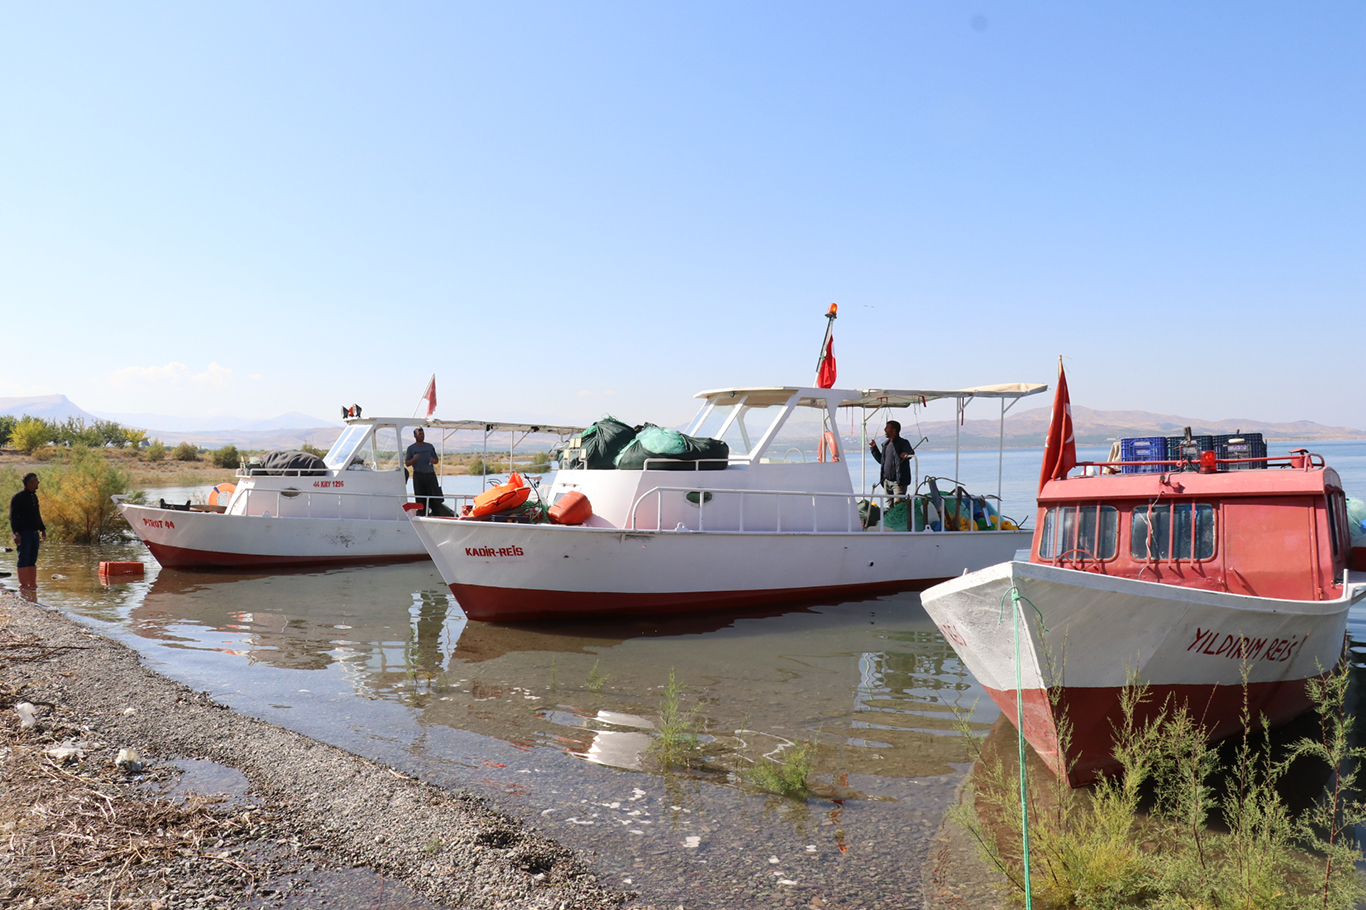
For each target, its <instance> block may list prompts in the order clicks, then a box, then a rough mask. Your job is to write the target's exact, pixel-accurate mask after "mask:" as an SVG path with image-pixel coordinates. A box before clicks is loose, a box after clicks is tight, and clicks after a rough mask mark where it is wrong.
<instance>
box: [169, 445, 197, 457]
mask: <svg viewBox="0 0 1366 910" xmlns="http://www.w3.org/2000/svg"><path fill="white" fill-rule="evenodd" d="M171 457H172V458H174V459H175V460H176V461H198V460H199V447H198V446H196V445H195V444H194V443H192V442H182V443H181V444H180V445H178V446H176V447H175V451H174V452H172V453H171Z"/></svg>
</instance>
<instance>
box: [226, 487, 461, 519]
mask: <svg viewBox="0 0 1366 910" xmlns="http://www.w3.org/2000/svg"><path fill="white" fill-rule="evenodd" d="M290 493H292V494H293V495H286V494H290ZM239 495H240V497H241V499H242V500H243V501H244V503H243V506H242V512H240V513H236V514H242V515H245V516H247V517H255V516H254V515H252V514H251V513H250V512H249V511H248V510H249V507H250V502H251V499H252V497H253V496H255V497H258V498H260V497H273V500H268V501H269V502H273V504H274V506H275V511H274V513H273V514H272V515H271V517H272V518H281V517H283V518H314V517H319V518H342V517H345V518H350V519H355V520H361V521H406V520H407V516H405V515H404V513H403V504H404V503H407V502H417V501H421V500H424V499H427V500H431V499H440V500H442V501H446V500H450V501H451V502H452V503H453V504H454V505H455V506H456V508H455V512H456V514H457V515H458V514H460V506H461V505H463V501H469V502H473V501H474V496H473V495H472V494H469V493H443V494H442V495H440V496H416V495H409V494H408V492H407V491H404V492H403V493H364V492H359V491H354V490H297V491H295V490H259V489H255V488H247V489H244V490H241V491H240V494H239ZM300 497H305V499H304V503H303V504H304V514H303V515H297V514H295V515H285V516H281V515H280V509H281V504H282V502H286V501H287V502H289V503H290V504H291V505H293V504H295V503H297V502H298V500H299V498H300ZM314 497H318V500H319V501H320V502H322V501H326V502H327V503H328V505H329V506H331V503H332V500H333V497H336V506H335V509H336V511H337V513H338V514H337V515H322V516H314V515H313V510H314ZM343 497H352V498H353V499H366V500H369V502H368V505H369V508H368V509H367V510H366V514H365V516H363V517H362V516H359V515H354V516H341V515H340V513H341V509H342V501H343ZM237 498H238V497H236V496H234V499H237ZM377 499H382V500H386V501H387V502H389V503H393V506H394V514H393V515H391V516H386V515H380V516H379V517H376V515H375V509H374V501H375V500H377ZM232 505H234V506H235V505H236V503H235V502H234V503H232ZM319 509H320V510H321V507H319ZM290 511H297V510H296V509H294V508H291V510H290ZM261 514H264V511H263V512H258V513H256V515H261Z"/></svg>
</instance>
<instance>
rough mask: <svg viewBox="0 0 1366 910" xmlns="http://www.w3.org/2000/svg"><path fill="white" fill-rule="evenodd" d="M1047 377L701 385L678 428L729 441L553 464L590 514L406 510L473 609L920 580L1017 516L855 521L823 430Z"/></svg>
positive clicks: (975, 561)
mask: <svg viewBox="0 0 1366 910" xmlns="http://www.w3.org/2000/svg"><path fill="white" fill-rule="evenodd" d="M1046 388H1047V386H1043V385H1025V384H1015V385H1000V386H982V387H978V388H971V389H960V390H956V391H942V390H920V389H901V390H890V389H833V388H810V387H799V386H766V387H736V388H726V389H716V390H713V391H708V392H702V393H699V395H698V396H697V397H698V398H701V399H702V408H701V410H700V412H699V413H698V415H697V417H696V418H694V420H693V422H692V424H691V425H690V426H689V428H688V430H687V431H686V432H687V434H688V435H689V436H691V437H694V438H700V439H704V440H718V439H719V440H722V441H724V442H725V443H726V444H727V446H728V452H727V455H726V457H725V458H722V459H717V460H714V461H711V462H706V461H702V462H693V463H691V464H687V463H683V464H680V463H679V462H669V461H666V460H663V459H658V460H656V459H650V460H647V461H645V462H644V464H643V469H635V470H628V469H624V468H618V469H615V470H590V469H587V468H573V469H566V468H564V467H563V466H562V467H561V469H560V470H559V471H558V472H557V473H556V475H555V480H554V483H553V485H552V486H551V487H550V489H549V492H548V496H547V501H548V503H549V504H554V503H556V502H557V501H559V500H560V498H561V497H564V496H567V495H569V494H571V493H578V494H582V495H584V496H586V497H587V499H588V501H589V502H590V503H591V506H592V517H591V518H589V519H588V521H587V522H586V523H584V524H582V525H577V526H561V525H555V524H520V523H514V522H498V521H478V520H465V519H462V520H449V519H440V518H417V517H414V518H413V527H414V529H415V530H416V532H417V535H418V537H419V538H420V539H421V540H422V542H423V544H425V545H426V547H427V550H428V552H429V553H430V554H431V556H432V559H433V560H434V561H435V563H436V565H437V568H438V569H439V570H440V572H441V574H442V577H443V578H444V579H445V581H446V583H447V584H448V585H449V586H450V589H451V591H452V592H453V593H454V594H455V597H456V600H458V601H459V603H460V606H461V607H462V608H463V609H464V610H465V612H466V614H467V615H468V616H469V617H470V618H471V619H476V620H485V621H521V620H544V619H554V618H577V617H588V616H612V615H615V616H652V615H658V614H665V613H688V612H696V611H703V610H718V609H736V608H746V607H752V606H755V605H761V604H775V603H786V602H798V601H811V600H816V599H834V598H839V599H849V598H851V597H864V596H875V595H879V594H885V593H889V592H894V591H904V590H915V589H920V588H924V587H926V586H927V585H930V584H933V583H934V582H936V581H941V580H943V579H945V578H950V577H953V576H955V575H958V574H959V573H961V572H962V571H963V570H964V569H965V568H966V569H976V568H981V567H984V566H988V565H992V564H993V563H997V562H1000V561H1001V560H1002V559H1005V558H1009V557H1010V556H1011V555H1013V554H1014V553H1015V552H1016V550H1017V549H1019V548H1020V547H1023V546H1025V545H1026V544H1027V542H1028V540H1029V532H1027V531H1019V530H1013V529H1011V527H1013V526H1007V527H1005V528H1002V527H996V526H992V523H987V529H985V530H977V529H975V528H974V529H973V530H955V531H953V532H945V531H935V530H908V531H899V530H897V531H893V530H888V529H886V527H885V525H884V524H875V525H872V526H871V527H867V528H865V527H864V523H863V521H862V520H861V519H860V514H859V505H858V500H859V499H860V498H866V497H861V496H859V495H857V494H856V493H855V491H854V489H853V485H852V480H851V477H850V472H849V470H848V464H847V463H846V461H845V453H844V450H843V448H842V444H841V440H840V439H839V434H838V433H837V432H835V427H836V415H837V413H838V411H839V409H840V408H863V409H866V410H869V411H875V410H877V409H880V408H889V407H890V408H906V407H910V406H920V405H923V404H925V403H927V402H929V401H932V400H935V399H951V400H954V401H956V402H957V403H958V404H959V405H960V406H962V405H963V404H965V403H966V402H968V401H971V400H974V399H997V400H999V401H1000V403H1001V411H1002V415H1003V416H1004V412H1005V410H1006V408H1007V407H1008V406H1009V405H1010V404H1013V403H1014V402H1015V401H1016V400H1018V399H1020V398H1022V397H1024V396H1027V395H1033V394H1035V393H1038V392H1041V391H1044V390H1045V389H1046ZM680 468H681V469H682V470H680ZM917 479H918V478H917ZM998 482H999V478H998ZM998 494H999V490H998ZM884 505H885V502H884ZM994 524H995V525H1004V524H1005V523H1004V522H1001V521H995V522H994Z"/></svg>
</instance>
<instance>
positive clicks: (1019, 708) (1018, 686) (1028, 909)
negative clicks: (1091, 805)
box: [1001, 586, 1043, 910]
mask: <svg viewBox="0 0 1366 910" xmlns="http://www.w3.org/2000/svg"><path fill="white" fill-rule="evenodd" d="M1006 594H1008V595H1009V596H1010V602H1011V605H1012V606H1013V607H1014V609H1013V610H1012V611H1011V612H1012V613H1013V614H1014V620H1015V732H1016V739H1017V740H1018V742H1019V749H1020V752H1019V756H1020V759H1019V760H1020V830H1021V831H1022V832H1023V846H1024V898H1025V910H1033V908H1034V893H1033V887H1032V877H1031V874H1030V868H1029V802H1028V800H1027V791H1028V780H1029V774H1028V773H1027V772H1026V770H1025V736H1024V680H1023V678H1022V673H1021V670H1020V600H1021V597H1020V589H1019V588H1017V587H1014V586H1011V588H1010V590H1009V591H1007V592H1006ZM1006 594H1003V595H1001V607H1002V609H1004V608H1005V600H1006ZM1023 599H1024V601H1025V603H1027V604H1029V605H1030V606H1031V607H1034V604H1033V603H1032V602H1031V601H1030V600H1029V598H1023ZM1034 612H1035V613H1039V619H1040V620H1042V619H1043V614H1042V613H1040V612H1039V608H1038V607H1034Z"/></svg>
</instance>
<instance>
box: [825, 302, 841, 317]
mask: <svg viewBox="0 0 1366 910" xmlns="http://www.w3.org/2000/svg"><path fill="white" fill-rule="evenodd" d="M839 309H840V305H839V304H838V303H832V304H830V309H829V310H827V311H826V313H825V315H827V316H834V315H836V314H837V313H838V312H839Z"/></svg>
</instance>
